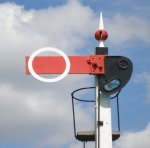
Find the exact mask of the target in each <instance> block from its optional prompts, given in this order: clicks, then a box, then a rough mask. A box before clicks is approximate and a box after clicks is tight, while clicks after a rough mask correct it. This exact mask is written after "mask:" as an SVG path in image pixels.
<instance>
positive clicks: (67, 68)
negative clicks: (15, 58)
mask: <svg viewBox="0 0 150 148" xmlns="http://www.w3.org/2000/svg"><path fill="white" fill-rule="evenodd" d="M47 51H50V52H55V53H58V54H60V55H61V56H62V57H63V58H64V60H65V63H66V68H65V70H64V72H63V73H62V74H61V75H59V76H58V77H55V78H51V79H48V78H43V77H40V76H39V75H38V74H37V73H35V71H34V70H33V66H32V63H33V60H34V58H35V57H36V56H37V55H38V54H40V53H42V52H47ZM28 68H29V71H30V73H31V75H32V76H33V77H34V78H36V79H37V80H39V81H42V82H50V83H52V82H57V81H60V80H62V79H63V78H64V77H66V76H67V75H68V73H69V71H70V61H69V58H68V56H67V55H66V54H65V53H64V52H62V51H61V50H60V49H57V48H53V47H45V48H40V49H38V50H37V51H35V52H34V53H32V54H31V56H30V57H29V61H28Z"/></svg>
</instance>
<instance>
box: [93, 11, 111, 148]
mask: <svg viewBox="0 0 150 148" xmlns="http://www.w3.org/2000/svg"><path fill="white" fill-rule="evenodd" d="M99 29H104V25H103V18H102V13H101V14H100V25H99ZM99 47H104V42H103V41H100V43H99ZM99 80H100V76H98V75H96V76H95V87H96V88H95V94H96V123H95V125H96V128H95V130H96V133H95V148H112V125H111V104H110V99H109V96H108V95H105V94H103V93H102V92H100V91H99V85H100V84H99Z"/></svg>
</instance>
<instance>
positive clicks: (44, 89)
mask: <svg viewBox="0 0 150 148" xmlns="http://www.w3.org/2000/svg"><path fill="white" fill-rule="evenodd" d="M100 11H102V12H103V16H104V24H105V28H106V30H107V31H108V33H109V38H108V40H107V41H106V43H105V45H106V46H108V47H109V54H111V55H123V56H126V57H129V58H130V59H131V60H132V62H133V66H134V70H133V75H132V78H131V80H130V82H129V83H128V84H127V86H126V87H125V88H124V89H123V90H122V92H121V94H120V114H121V131H122V136H121V138H120V139H119V140H118V141H117V142H116V143H115V144H114V148H141V147H144V148H149V147H150V144H149V139H148V136H149V133H150V93H149V92H150V68H149V63H150V58H149V55H150V49H149V47H150V41H149V36H150V29H149V25H150V21H149V18H150V2H149V1H148V0H145V1H144V2H143V1H142V0H126V1H125V2H124V1H119V0H115V1H113V2H112V1H104V0H90V1H89V0H62V1H59V0H55V1H54V0H53V1H52V0H22V1H20V0H10V1H6V0H0V22H1V23H0V32H1V37H0V45H1V50H0V52H1V53H0V58H1V61H2V62H1V63H0V67H1V78H0V104H1V105H0V118H1V123H0V131H1V132H0V147H2V148H13V147H14V148H30V147H31V148H47V147H55V148H76V147H81V146H82V144H81V143H79V142H77V141H75V139H74V137H73V125H72V114H71V98H70V93H71V92H72V91H73V90H75V89H77V88H79V87H84V86H93V85H94V78H93V76H87V75H86V76H85V75H78V76H75V75H71V76H68V77H67V78H65V79H64V80H62V81H61V82H58V83H56V84H53V85H51V84H43V83H41V82H39V81H37V80H35V79H34V78H33V77H30V76H26V75H25V67H24V57H25V56H26V55H30V54H31V53H32V52H33V51H35V50H36V49H39V48H41V47H45V46H54V47H56V48H60V49H62V50H63V51H64V52H66V53H67V54H68V55H89V54H92V53H94V48H95V47H96V46H98V43H97V41H96V40H95V39H94V33H95V31H96V29H97V28H98V23H99V12H100ZM81 18H82V19H81ZM6 57H7V59H6ZM4 61H5V64H4ZM58 92H59V93H58ZM85 97H87V96H85ZM62 99H63V101H62ZM60 100H61V102H60ZM56 106H57V108H56ZM77 107H78V110H79V111H80V115H79V117H78V119H79V120H81V121H80V122H79V124H80V128H82V127H83V128H84V126H85V122H86V121H87V123H88V124H87V126H85V128H89V127H90V128H91V127H92V125H91V124H90V123H89V121H91V119H92V117H91V116H89V115H88V114H87V113H86V110H85V109H84V108H83V107H81V106H80V105H79V106H77ZM82 119H84V121H82ZM60 121H62V124H61V125H60ZM68 129H69V130H68ZM131 138H132V141H130V139H131ZM125 143H129V144H128V145H125ZM92 146H93V144H91V143H89V144H87V147H92Z"/></svg>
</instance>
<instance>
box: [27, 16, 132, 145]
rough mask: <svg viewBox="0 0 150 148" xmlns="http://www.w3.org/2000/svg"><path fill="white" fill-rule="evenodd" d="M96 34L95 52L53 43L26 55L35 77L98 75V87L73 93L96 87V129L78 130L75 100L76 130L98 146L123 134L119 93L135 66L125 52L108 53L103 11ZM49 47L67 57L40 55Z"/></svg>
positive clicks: (106, 143)
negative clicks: (74, 51) (74, 52)
mask: <svg viewBox="0 0 150 148" xmlns="http://www.w3.org/2000/svg"><path fill="white" fill-rule="evenodd" d="M95 38H96V39H97V40H98V42H99V47H96V49H95V54H94V55H88V56H67V55H66V54H65V53H64V52H62V51H61V50H59V49H56V48H53V47H45V48H42V49H39V50H37V51H35V52H34V53H33V54H32V55H31V56H30V57H29V56H27V57H26V74H32V75H33V77H35V78H36V79H38V80H40V81H43V82H56V81H59V80H61V79H63V78H64V77H65V76H67V74H92V75H93V76H95V87H86V88H81V89H78V90H75V91H74V92H73V93H72V94H71V95H72V101H73V100H74V99H76V98H75V96H74V95H75V92H77V91H79V90H82V89H88V88H95V101H94V102H95V131H76V127H75V126H76V124H75V112H74V104H73V117H74V134H75V137H76V139H77V140H79V141H82V142H88V141H95V148H112V141H114V140H117V139H118V138H119V137H120V122H119V109H118V107H119V105H118V94H119V92H120V91H121V89H122V88H123V87H124V86H125V85H126V84H127V82H128V81H129V79H130V77H131V74H132V69H133V66H132V62H131V61H130V59H128V58H126V57H124V56H109V55H108V48H107V47H104V41H105V40H106V39H107V38H108V33H107V31H106V30H105V29H104V24H103V17H102V13H101V14H100V24H99V29H98V30H97V31H96V33H95ZM45 51H49V52H56V53H58V54H60V55H61V56H63V58H64V60H63V59H62V57H61V56H37V55H38V54H40V53H41V52H45ZM39 74H60V75H59V76H58V77H56V78H52V79H46V78H43V77H41V76H39ZM113 94H116V98H117V109H118V114H117V115H118V130H117V131H112V122H111V99H112V97H111V95H113ZM113 98H114V97H113ZM80 101H81V100H80ZM82 101H84V100H82ZM84 147H85V143H84Z"/></svg>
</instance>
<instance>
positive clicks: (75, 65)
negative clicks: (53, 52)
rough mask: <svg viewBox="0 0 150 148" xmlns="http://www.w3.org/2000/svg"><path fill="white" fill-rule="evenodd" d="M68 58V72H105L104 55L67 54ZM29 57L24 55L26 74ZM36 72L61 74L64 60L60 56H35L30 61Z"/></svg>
mask: <svg viewBox="0 0 150 148" xmlns="http://www.w3.org/2000/svg"><path fill="white" fill-rule="evenodd" d="M68 58H69V60H70V71H69V74H105V68H104V58H105V55H91V56H68ZM28 60H29V57H28V56H27V57H26V74H30V72H29V69H28ZM32 66H33V69H34V71H35V72H36V73H37V74H61V73H63V72H64V70H65V66H66V64H65V60H64V59H63V57H61V56H37V57H35V58H34V60H33V63H32Z"/></svg>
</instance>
